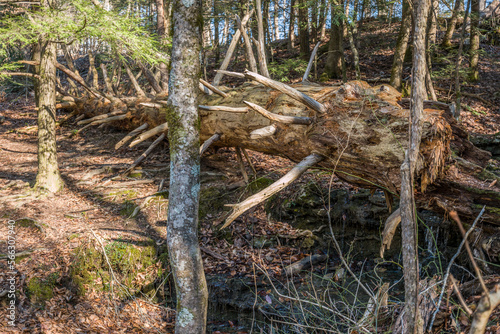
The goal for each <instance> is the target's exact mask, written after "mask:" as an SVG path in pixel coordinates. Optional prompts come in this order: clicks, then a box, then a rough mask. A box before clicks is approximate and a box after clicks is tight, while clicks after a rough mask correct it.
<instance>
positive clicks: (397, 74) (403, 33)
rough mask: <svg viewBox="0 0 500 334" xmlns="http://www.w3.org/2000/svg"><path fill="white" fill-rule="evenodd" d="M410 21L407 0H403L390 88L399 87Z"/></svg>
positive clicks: (408, 37) (409, 9)
mask: <svg viewBox="0 0 500 334" xmlns="http://www.w3.org/2000/svg"><path fill="white" fill-rule="evenodd" d="M411 20H412V18H411V7H410V5H409V4H408V1H407V0H403V18H402V20H401V28H400V29H399V35H398V41H397V42H396V50H395V51H394V60H393V62H392V69H391V81H390V84H391V86H393V87H394V88H397V89H399V88H400V87H401V78H402V76H403V63H404V59H405V53H406V48H407V47H408V40H409V39H410V32H411Z"/></svg>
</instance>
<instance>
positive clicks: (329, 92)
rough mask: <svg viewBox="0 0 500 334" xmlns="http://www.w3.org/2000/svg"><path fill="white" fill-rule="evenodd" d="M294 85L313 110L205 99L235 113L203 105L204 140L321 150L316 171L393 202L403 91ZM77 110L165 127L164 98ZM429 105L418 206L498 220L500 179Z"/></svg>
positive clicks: (242, 96) (248, 96) (253, 92)
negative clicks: (285, 119)
mask: <svg viewBox="0 0 500 334" xmlns="http://www.w3.org/2000/svg"><path fill="white" fill-rule="evenodd" d="M247 77H249V75H247ZM252 79H254V77H252ZM254 80H255V79H254ZM294 87H295V88H296V89H297V90H298V91H299V92H300V93H303V94H306V95H307V96H308V97H310V98H312V99H314V100H315V101H317V102H318V106H317V107H316V106H313V107H306V106H305V105H304V104H302V103H301V102H299V101H298V100H297V99H298V98H299V97H297V94H296V92H295V93H293V94H291V95H289V94H287V93H283V92H282V91H281V92H280V91H276V90H273V89H271V88H268V87H266V86H264V85H254V84H250V83H246V84H243V85H242V86H240V87H238V88H236V89H232V90H230V89H228V88H224V87H222V88H221V90H223V91H224V92H225V93H227V94H228V96H227V97H221V96H219V95H215V94H214V95H211V96H207V95H205V96H203V97H202V98H201V101H200V104H201V105H204V106H212V107H215V106H224V107H232V108H238V109H236V111H237V112H232V111H231V108H229V109H227V108H226V109H225V108H209V109H210V110H207V108H203V109H200V118H201V134H200V135H201V141H202V142H203V141H205V140H208V139H209V138H210V137H212V136H213V135H214V134H216V133H217V134H220V138H219V140H218V141H216V142H214V143H213V144H212V145H214V146H220V147H242V148H246V149H250V150H254V151H259V152H264V153H268V154H272V155H279V156H282V157H286V158H288V159H290V160H292V161H294V162H299V161H302V160H303V159H304V158H306V157H307V156H309V155H311V154H317V155H320V156H322V157H323V159H322V160H321V161H320V162H318V163H317V165H316V166H320V167H323V168H327V169H330V170H332V171H334V172H335V173H336V175H337V176H338V177H339V178H340V179H342V180H344V181H346V182H348V183H350V184H353V185H356V186H360V187H364V188H372V189H373V188H378V189H382V190H384V192H386V195H387V196H390V195H391V194H392V195H394V196H396V197H397V196H398V194H399V190H400V184H401V176H400V166H401V162H402V161H403V158H404V153H405V150H406V148H407V147H406V146H407V143H408V116H409V110H408V109H406V108H405V107H406V106H405V103H407V101H403V100H401V96H400V93H398V92H397V91H396V90H395V89H393V88H392V87H391V86H388V85H381V86H376V87H370V86H369V85H368V84H367V83H365V82H362V81H353V82H348V83H346V84H344V85H342V86H337V87H324V86H314V85H298V86H294ZM294 94H295V95H294ZM247 102H250V103H251V104H255V105H257V106H260V107H262V108H263V109H265V110H266V111H267V112H269V113H272V114H274V116H279V115H281V116H291V117H300V119H302V120H303V119H306V118H311V119H312V121H311V122H310V124H308V123H309V122H304V123H303V124H293V123H292V124H290V123H287V122H281V121H280V119H281V118H282V117H281V118H280V117H271V118H269V117H267V116H265V115H266V113H265V112H257V111H255V110H254V109H252V108H248V106H247V105H248V103H247ZM309 105H310V104H309ZM310 106H311V105H310ZM76 108H78V110H79V111H80V112H81V113H85V115H86V117H87V118H90V117H94V116H96V115H99V114H105V113H110V112H112V111H115V110H117V109H118V110H126V111H127V114H126V115H127V118H126V119H125V120H120V121H117V122H115V123H112V124H113V125H116V126H118V127H120V128H123V129H124V130H133V129H136V128H137V127H139V126H141V125H143V124H145V123H148V124H149V126H150V128H154V127H156V126H159V125H161V124H164V123H165V122H166V118H165V114H166V112H165V110H163V109H162V108H163V107H162V101H160V100H159V101H156V100H155V99H149V98H145V97H140V98H122V99H121V100H120V102H119V103H117V102H110V101H109V100H108V101H105V100H103V99H100V100H99V99H97V98H89V99H85V100H80V101H77V107H76ZM243 108H246V109H243ZM313 108H315V109H316V110H314V109H313ZM425 108H427V109H425V111H424V124H423V134H422V144H421V147H420V154H419V158H418V162H417V170H416V174H415V175H416V182H417V186H416V187H415V188H416V189H418V191H417V193H416V201H417V206H418V207H419V208H424V209H429V210H433V211H441V212H443V211H444V212H449V211H451V210H455V211H457V212H458V213H459V215H460V217H463V218H465V219H467V218H468V219H471V221H472V220H473V219H474V218H475V217H476V216H477V214H478V213H479V211H480V210H481V208H482V207H483V206H484V205H486V212H485V214H484V216H483V217H484V220H485V221H488V222H490V223H496V224H500V187H499V185H500V182H497V183H496V184H495V185H494V186H493V187H489V186H490V185H491V183H492V181H494V180H498V179H499V178H498V177H497V176H496V175H494V174H492V173H490V172H487V171H486V170H485V167H486V165H487V164H488V161H489V159H490V157H491V154H490V153H489V152H486V151H483V150H481V149H479V148H477V147H475V146H474V145H473V144H472V143H471V142H470V141H469V140H468V134H467V132H466V131H465V129H464V128H463V127H462V126H460V125H459V124H458V123H457V122H456V121H455V119H454V118H453V115H452V114H451V112H450V110H449V109H448V108H446V106H443V105H442V104H436V103H432V102H429V103H426V104H425ZM436 108H441V110H439V109H436ZM245 110H246V112H242V111H245ZM318 110H319V112H318ZM323 111H324V112H323ZM271 125H273V127H274V128H275V129H274V131H271V132H269V133H268V134H266V135H261V136H259V137H258V138H257V139H254V138H255V136H252V135H251V133H252V132H254V131H255V130H259V129H262V128H265V127H269V126H271ZM499 181H500V180H499Z"/></svg>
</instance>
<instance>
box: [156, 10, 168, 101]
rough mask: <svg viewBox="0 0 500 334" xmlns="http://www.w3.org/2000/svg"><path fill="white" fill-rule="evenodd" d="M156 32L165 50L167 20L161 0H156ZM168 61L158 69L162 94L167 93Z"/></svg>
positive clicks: (162, 63)
mask: <svg viewBox="0 0 500 334" xmlns="http://www.w3.org/2000/svg"><path fill="white" fill-rule="evenodd" d="M156 15H157V22H156V32H157V34H158V39H159V41H160V45H161V48H162V49H163V50H165V49H166V43H167V38H168V35H167V34H168V32H167V20H166V19H165V7H164V6H163V0H156ZM167 63H168V59H167V60H166V61H165V62H161V63H160V64H159V65H158V67H159V69H160V75H161V77H160V84H161V88H162V89H163V91H164V92H168V68H167Z"/></svg>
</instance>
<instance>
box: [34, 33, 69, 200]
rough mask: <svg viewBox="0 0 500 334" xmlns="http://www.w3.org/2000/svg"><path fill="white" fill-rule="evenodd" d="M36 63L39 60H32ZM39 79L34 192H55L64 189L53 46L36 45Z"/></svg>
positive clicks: (36, 86) (37, 82)
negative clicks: (58, 135)
mask: <svg viewBox="0 0 500 334" xmlns="http://www.w3.org/2000/svg"><path fill="white" fill-rule="evenodd" d="M34 58H35V59H36V58H38V56H37V57H34ZM39 59H40V66H39V67H38V71H37V72H38V76H39V79H38V80H36V84H35V96H36V106H37V109H38V172H37V175H36V183H35V189H37V190H42V191H49V192H58V191H59V190H61V189H62V188H63V186H64V183H63V181H62V178H61V174H60V173H59V167H58V164H57V144H56V62H57V60H56V45H55V44H54V43H52V42H49V41H44V40H41V41H40V42H39Z"/></svg>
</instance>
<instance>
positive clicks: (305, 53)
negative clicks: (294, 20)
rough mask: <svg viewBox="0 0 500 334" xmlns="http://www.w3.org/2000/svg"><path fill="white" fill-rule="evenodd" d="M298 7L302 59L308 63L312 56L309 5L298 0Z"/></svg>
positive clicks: (303, 0) (302, 0)
mask: <svg viewBox="0 0 500 334" xmlns="http://www.w3.org/2000/svg"><path fill="white" fill-rule="evenodd" d="M298 6H299V43H300V58H302V59H303V60H306V61H307V60H309V57H310V55H311V49H310V47H309V42H310V41H309V29H308V24H309V15H307V3H306V1H305V0H298Z"/></svg>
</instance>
